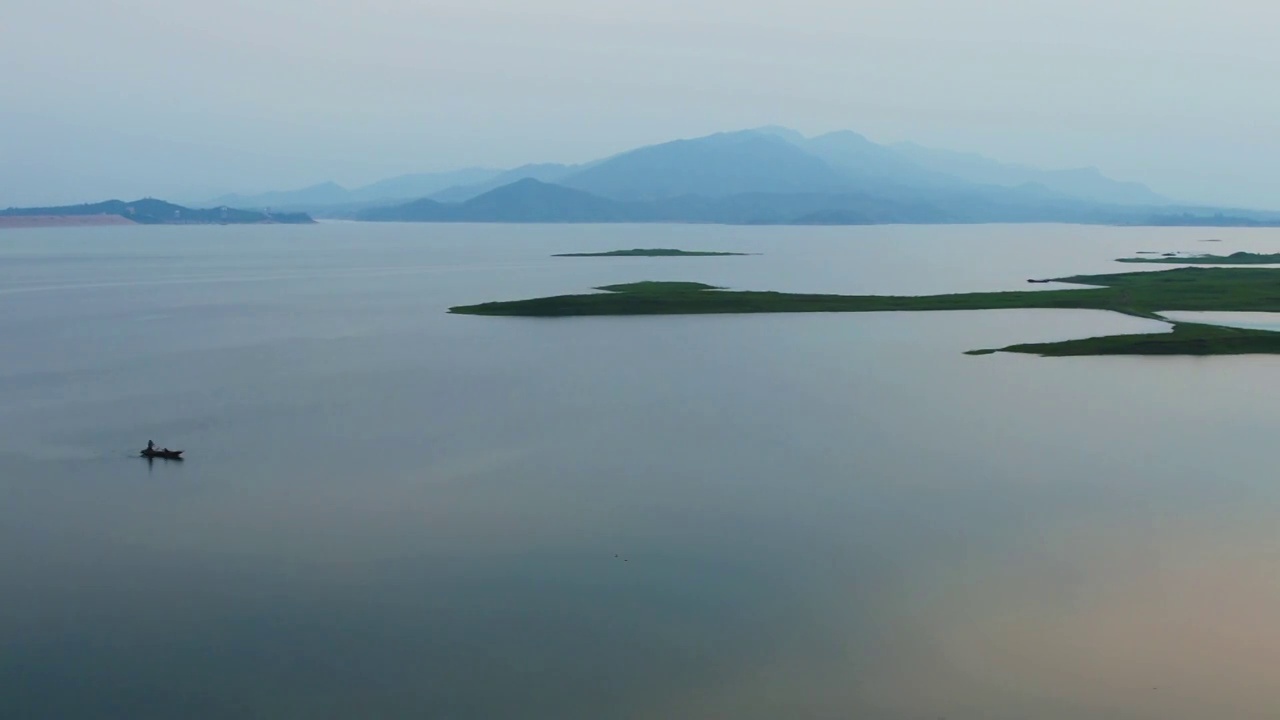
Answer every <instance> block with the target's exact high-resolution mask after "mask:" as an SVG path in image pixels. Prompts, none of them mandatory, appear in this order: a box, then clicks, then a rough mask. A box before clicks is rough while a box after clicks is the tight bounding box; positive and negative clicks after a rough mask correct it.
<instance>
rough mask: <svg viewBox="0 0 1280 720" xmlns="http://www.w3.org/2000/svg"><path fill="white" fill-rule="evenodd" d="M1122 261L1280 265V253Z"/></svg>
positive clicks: (1170, 263)
mask: <svg viewBox="0 0 1280 720" xmlns="http://www.w3.org/2000/svg"><path fill="white" fill-rule="evenodd" d="M1116 262H1122V263H1153V264H1160V265H1280V253H1251V252H1236V253H1231V254H1230V255H1175V256H1169V255H1167V254H1166V255H1164V256H1162V257H1132V258H1119V259H1117V260H1116Z"/></svg>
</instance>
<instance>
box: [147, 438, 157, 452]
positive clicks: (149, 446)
mask: <svg viewBox="0 0 1280 720" xmlns="http://www.w3.org/2000/svg"><path fill="white" fill-rule="evenodd" d="M155 450H156V444H155V443H153V442H151V441H150V440H148V441H147V452H155Z"/></svg>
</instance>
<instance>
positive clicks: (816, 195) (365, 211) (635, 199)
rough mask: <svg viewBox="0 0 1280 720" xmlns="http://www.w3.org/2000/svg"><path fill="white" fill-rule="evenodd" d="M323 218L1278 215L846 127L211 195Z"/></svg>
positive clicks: (1158, 219) (1176, 218) (1165, 218)
mask: <svg viewBox="0 0 1280 720" xmlns="http://www.w3.org/2000/svg"><path fill="white" fill-rule="evenodd" d="M210 202H211V203H212V204H216V205H236V206H239V207H246V208H254V209H270V210H271V211H273V212H274V211H277V210H299V211H308V212H312V213H314V214H316V215H318V216H321V217H336V218H348V219H358V220H400V221H430V222H708V223H758V224H814V223H822V224H861V223H890V222H893V223H904V222H920V223H944V222H1079V223H1109V224H1173V225H1186V224H1205V225H1215V224H1217V225H1257V224H1276V223H1278V222H1280V214H1277V213H1268V212H1258V211H1247V210H1231V209H1224V208H1212V207H1196V206H1186V205H1177V204H1174V203H1173V202H1172V201H1171V200H1169V199H1168V198H1165V197H1162V196H1160V195H1159V194H1157V193H1155V192H1153V191H1152V190H1150V189H1149V188H1147V187H1146V186H1145V185H1142V184H1140V183H1135V182H1124V181H1119V180H1113V179H1111V178H1108V177H1106V176H1105V175H1103V174H1102V173H1101V172H1099V171H1098V170H1097V169H1094V168H1080V169H1073V170H1041V169H1038V168H1033V167H1028V166H1024V165H1014V164H1008V163H1002V162H999V161H996V160H992V159H990V158H986V157H983V156H981V155H976V154H969V153H958V152H952V151H948V150H937V149H931V148H926V147H921V146H919V145H914V144H911V143H901V144H895V145H882V144H879V143H875V142H872V141H871V140H868V139H867V138H865V137H863V136H861V135H859V134H857V133H855V132H852V131H848V130H842V131H838V132H832V133H827V134H825V135H820V136H817V137H812V138H809V137H805V136H804V135H802V134H800V133H798V132H796V131H794V130H791V129H788V128H783V127H772V126H771V127H762V128H756V129H753V130H742V131H737V132H727V133H717V134H714V135H708V136H705V137H699V138H693V139H686V140H674V141H671V142H666V143H661V144H657V145H649V146H646V147H641V148H636V149H634V150H630V151H627V152H623V153H620V154H617V155H613V156H611V157H606V158H601V159H599V160H595V161H593V162H589V163H584V164H581V165H564V164H555V163H548V164H540V165H525V166H522V167H519V168H515V169H512V170H495V169H485V168H467V169H464V170H458V171H453V172H444V173H429V174H420V175H405V176H401V177H397V178H391V179H389V180H384V181H382V182H378V183H374V184H372V185H368V186H364V187H360V188H356V189H353V190H349V189H346V188H343V187H341V186H338V185H336V184H334V183H322V184H320V185H314V186H311V187H308V188H303V189H300V190H293V191H286V192H275V193H266V194H263V195H243V196H242V195H228V196H223V197H221V198H217V199H215V200H214V201H210Z"/></svg>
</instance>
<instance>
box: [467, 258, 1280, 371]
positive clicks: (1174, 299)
mask: <svg viewBox="0 0 1280 720" xmlns="http://www.w3.org/2000/svg"><path fill="white" fill-rule="evenodd" d="M1053 282H1061V283H1070V284H1075V285H1082V286H1088V287H1086V288H1081V289H1064V290H1048V291H1042V292H1036V291H1008V292H977V293H956V294H950V295H923V296H896V295H812V294H801V293H779V292H759V291H737V290H725V289H722V288H717V287H714V286H712V285H705V284H703V283H696V282H653V281H649V282H639V283H626V284H622V285H607V286H604V287H600V288H597V290H601V291H603V292H597V293H589V294H582V295H558V296H554V297H545V298H535V299H531V300H514V301H508V302H489V303H482V304H479V305H464V306H459V307H454V308H450V310H449V312H451V313H455V314H463V315H504V316H523V317H570V316H580V315H697V314H716V313H789V312H886V311H940V310H999V309H1021V308H1028V309H1033V308H1043V309H1055V308H1056V309H1076V310H1109V311H1112V312H1118V313H1123V314H1126V315H1132V316H1136V317H1142V318H1148V319H1152V320H1159V321H1161V322H1166V323H1169V324H1170V325H1171V326H1172V332H1169V333H1145V334H1139V335H1115V336H1109V337H1098V338H1086V339H1082V340H1068V341H1065V342H1054V343H1037V344H1022V345H1011V346H1009V347H1005V348H997V349H991V350H975V351H972V353H973V354H985V353H991V352H997V351H1003V352H1017V353H1031V354H1036V355H1051V356H1063V355H1235V354H1244V353H1275V354H1280V333H1276V332H1270V331H1266V330H1244V329H1236V328H1224V327H1218V326H1213V325H1203V324H1198V323H1185V322H1178V323H1175V322H1171V321H1169V320H1167V319H1165V318H1163V317H1161V316H1160V315H1159V313H1160V312H1163V311H1171V310H1184V311H1259V312H1266V311H1270V312H1277V311H1280V292H1277V288H1280V270H1276V269H1264V268H1177V269H1174V270H1164V271H1160V272H1132V273H1116V274H1109V275H1074V276H1071V277H1065V278H1057V279H1055V280H1054V281H1053Z"/></svg>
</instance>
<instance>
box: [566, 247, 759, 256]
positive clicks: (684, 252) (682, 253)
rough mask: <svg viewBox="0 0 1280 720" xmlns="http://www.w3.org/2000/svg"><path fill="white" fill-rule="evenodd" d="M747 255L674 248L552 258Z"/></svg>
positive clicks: (635, 249) (615, 251)
mask: <svg viewBox="0 0 1280 720" xmlns="http://www.w3.org/2000/svg"><path fill="white" fill-rule="evenodd" d="M746 254H747V253H736V252H709V251H704V250H675V249H673V248H634V249H631V250H610V251H609V252H594V253H560V254H559V255H552V257H721V256H725V255H746Z"/></svg>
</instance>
